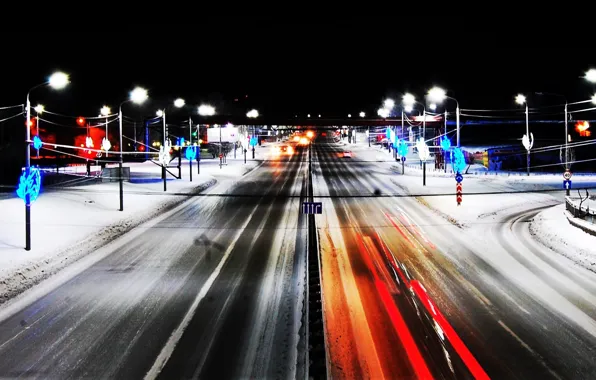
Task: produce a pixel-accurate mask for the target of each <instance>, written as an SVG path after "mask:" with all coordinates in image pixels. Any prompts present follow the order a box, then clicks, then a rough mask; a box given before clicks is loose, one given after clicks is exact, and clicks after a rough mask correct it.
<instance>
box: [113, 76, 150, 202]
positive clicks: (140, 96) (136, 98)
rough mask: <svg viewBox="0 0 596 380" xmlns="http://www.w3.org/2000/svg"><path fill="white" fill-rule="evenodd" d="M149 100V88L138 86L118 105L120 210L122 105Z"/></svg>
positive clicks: (121, 192) (122, 148)
mask: <svg viewBox="0 0 596 380" xmlns="http://www.w3.org/2000/svg"><path fill="white" fill-rule="evenodd" d="M145 100H147V90H145V89H144V88H141V87H136V88H135V89H134V90H132V91H131V92H130V94H129V98H128V99H127V100H125V101H123V102H122V103H120V106H119V107H118V120H119V123H118V124H119V130H120V143H119V144H120V160H119V163H118V182H119V193H120V211H124V175H123V174H122V165H123V162H124V146H123V145H122V106H123V105H124V103H128V102H133V103H136V104H141V103H143V102H144V101H145Z"/></svg>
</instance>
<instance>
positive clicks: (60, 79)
mask: <svg viewBox="0 0 596 380" xmlns="http://www.w3.org/2000/svg"><path fill="white" fill-rule="evenodd" d="M69 82H70V81H69V79H68V75H66V74H64V73H61V72H57V73H54V74H52V76H50V77H49V78H48V80H47V81H45V82H43V83H40V84H38V85H37V86H34V87H31V88H30V89H29V91H27V100H26V102H25V112H26V115H27V133H26V134H25V136H26V148H25V149H26V150H25V168H26V172H27V174H28V173H29V172H30V170H31V101H30V100H29V95H30V93H31V91H33V90H35V89H36V88H39V87H42V86H46V85H49V86H50V87H53V88H55V89H56V90H60V89H63V88H64V87H66V85H67V84H68V83H69ZM25 250H26V251H30V250H31V195H30V194H29V192H25Z"/></svg>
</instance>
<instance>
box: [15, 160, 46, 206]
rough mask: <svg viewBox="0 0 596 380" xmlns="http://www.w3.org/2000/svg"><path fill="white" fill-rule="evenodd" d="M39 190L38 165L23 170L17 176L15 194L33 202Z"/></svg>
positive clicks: (39, 176)
mask: <svg viewBox="0 0 596 380" xmlns="http://www.w3.org/2000/svg"><path fill="white" fill-rule="evenodd" d="M40 190H41V172H40V171H39V168H38V167H34V166H32V167H30V168H28V169H25V170H23V173H22V174H21V177H20V178H19V187H18V188H17V196H18V197H19V198H21V199H22V200H24V201H25V203H27V198H29V199H28V201H29V202H33V201H35V200H36V199H37V196H38V195H39V191H40Z"/></svg>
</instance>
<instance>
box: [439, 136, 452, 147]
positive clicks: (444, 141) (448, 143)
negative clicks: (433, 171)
mask: <svg viewBox="0 0 596 380" xmlns="http://www.w3.org/2000/svg"><path fill="white" fill-rule="evenodd" d="M449 148H451V140H449V139H448V138H447V136H443V137H442V138H441V149H443V150H444V151H448V150H449Z"/></svg>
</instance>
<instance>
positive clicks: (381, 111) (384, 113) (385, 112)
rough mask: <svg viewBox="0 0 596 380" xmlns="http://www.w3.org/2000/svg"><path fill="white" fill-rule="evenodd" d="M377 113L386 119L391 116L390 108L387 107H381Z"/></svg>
mask: <svg viewBox="0 0 596 380" xmlns="http://www.w3.org/2000/svg"><path fill="white" fill-rule="evenodd" d="M377 115H379V116H381V117H382V118H383V119H386V118H388V117H389V110H388V109H387V108H379V110H378V111H377Z"/></svg>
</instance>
